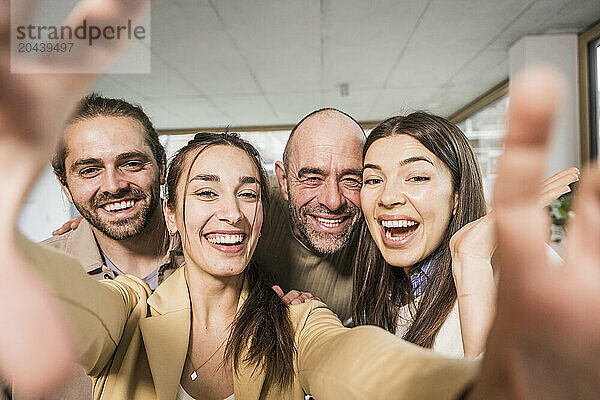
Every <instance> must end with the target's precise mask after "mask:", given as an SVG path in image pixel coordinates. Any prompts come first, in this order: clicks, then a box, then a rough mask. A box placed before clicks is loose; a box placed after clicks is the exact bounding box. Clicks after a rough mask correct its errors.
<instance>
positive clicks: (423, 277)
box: [409, 257, 437, 299]
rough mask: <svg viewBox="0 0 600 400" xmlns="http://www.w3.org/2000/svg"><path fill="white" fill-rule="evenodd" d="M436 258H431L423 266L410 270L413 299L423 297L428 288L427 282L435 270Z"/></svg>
mask: <svg viewBox="0 0 600 400" xmlns="http://www.w3.org/2000/svg"><path fill="white" fill-rule="evenodd" d="M436 261H437V260H436V257H431V258H430V259H429V260H428V261H427V262H425V263H423V264H422V265H418V266H415V267H413V268H412V269H411V270H410V273H409V275H410V283H411V284H412V290H413V299H416V298H417V297H419V296H421V295H422V294H423V292H425V288H427V280H428V279H429V277H430V276H431V274H432V273H433V270H434V269H435V262H436Z"/></svg>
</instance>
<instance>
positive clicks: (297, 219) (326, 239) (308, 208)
mask: <svg viewBox="0 0 600 400" xmlns="http://www.w3.org/2000/svg"><path fill="white" fill-rule="evenodd" d="M288 199H289V201H288V209H289V213H290V219H291V224H292V227H294V228H296V230H297V231H298V232H299V233H300V236H301V238H299V239H300V241H301V242H302V243H304V245H305V246H306V247H308V248H309V249H311V250H312V251H314V252H316V253H318V254H333V253H336V252H338V251H339V250H341V249H342V248H344V247H345V246H346V245H347V244H348V242H349V241H350V239H351V237H352V233H353V232H354V228H355V226H356V225H357V222H358V221H359V219H360V217H361V210H360V207H358V206H356V205H354V204H353V203H350V202H348V203H346V204H345V205H343V206H342V207H340V208H339V209H337V210H335V211H331V210H329V209H328V208H327V207H325V206H323V205H321V204H310V203H308V204H305V205H303V206H302V207H300V208H298V209H297V208H296V207H294V205H293V201H292V196H291V193H290V192H289V191H288ZM310 214H317V215H322V216H329V217H331V218H332V219H335V218H339V217H340V216H342V215H343V216H344V219H346V220H348V222H347V223H346V225H345V226H344V229H343V230H342V231H341V232H339V233H332V232H323V231H321V230H318V229H316V228H315V227H314V226H313V223H312V222H311V221H309V218H310V217H309V215H310Z"/></svg>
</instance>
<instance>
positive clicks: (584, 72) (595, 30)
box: [578, 21, 600, 165]
mask: <svg viewBox="0 0 600 400" xmlns="http://www.w3.org/2000/svg"><path fill="white" fill-rule="evenodd" d="M599 38H600V21H597V22H596V23H595V24H594V25H592V26H591V27H590V28H588V29H587V30H585V31H584V32H582V33H580V34H579V37H578V53H579V54H578V58H579V60H578V62H579V126H580V139H581V153H580V155H581V163H582V165H584V164H587V163H588V162H590V160H591V158H592V156H596V157H597V155H598V137H594V138H593V137H592V132H591V126H590V120H591V118H592V115H591V112H592V111H593V110H592V109H591V108H590V98H591V97H592V95H591V93H590V80H591V79H590V75H589V73H590V71H589V60H590V53H589V46H590V43H592V42H595V41H596V40H598V39H599ZM594 118H596V116H594ZM592 141H594V142H592Z"/></svg>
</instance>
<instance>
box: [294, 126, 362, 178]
mask: <svg viewBox="0 0 600 400" xmlns="http://www.w3.org/2000/svg"><path fill="white" fill-rule="evenodd" d="M363 145H364V134H363V132H362V130H361V129H360V127H358V126H357V125H356V123H355V122H354V121H352V120H351V119H349V118H348V117H346V116H342V115H337V114H333V115H332V114H326V115H322V116H315V117H313V118H309V119H307V120H306V121H304V122H303V123H302V124H301V125H300V126H299V127H298V128H297V129H296V132H295V133H294V136H293V142H292V143H291V147H290V157H289V164H290V168H291V169H293V170H299V169H301V168H305V167H313V168H320V169H323V170H324V171H333V170H343V169H360V168H361V165H362V164H361V163H362V148H363Z"/></svg>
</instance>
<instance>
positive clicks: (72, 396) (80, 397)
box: [0, 219, 183, 400]
mask: <svg viewBox="0 0 600 400" xmlns="http://www.w3.org/2000/svg"><path fill="white" fill-rule="evenodd" d="M174 239H175V240H171V242H170V243H169V249H168V251H167V253H166V254H165V256H164V258H163V260H162V261H161V266H160V268H159V282H162V281H163V280H164V279H165V278H166V277H168V276H169V275H170V274H171V273H172V272H173V271H174V270H175V269H177V268H178V267H180V266H181V264H183V254H182V252H181V248H180V244H179V240H177V237H174ZM42 244H43V245H45V246H49V247H53V248H55V249H58V250H61V251H63V252H65V253H67V254H68V255H70V256H72V257H74V258H75V259H76V260H77V261H78V262H79V263H80V264H81V266H82V267H83V269H84V271H85V272H86V273H87V274H88V275H89V276H91V277H92V278H94V279H96V280H100V279H114V278H115V273H114V271H113V270H111V269H110V268H109V267H108V266H106V264H105V263H104V260H103V259H102V255H101V254H100V249H99V248H98V244H97V243H96V238H95V237H94V233H93V232H92V228H91V225H90V223H89V222H87V221H86V220H85V219H84V220H82V221H81V223H80V224H79V226H78V227H77V229H75V230H72V231H69V232H67V233H65V234H63V235H59V236H53V237H50V238H48V239H46V240H44V241H43V242H42ZM0 386H1V384H0ZM12 398H13V400H32V399H30V398H28V397H25V396H24V395H23V394H21V393H19V388H12ZM92 398H93V382H92V379H90V377H88V376H87V375H86V373H85V370H84V369H83V368H82V367H81V366H79V365H77V364H75V365H74V366H73V372H72V373H71V377H70V378H69V380H68V381H67V382H66V383H65V384H64V385H63V386H62V387H61V388H59V389H57V390H56V391H54V392H53V393H48V394H47V395H45V396H43V397H41V398H37V400H91V399H92ZM0 399H2V397H1V395H0Z"/></svg>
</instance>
